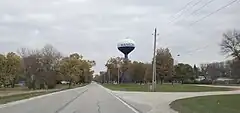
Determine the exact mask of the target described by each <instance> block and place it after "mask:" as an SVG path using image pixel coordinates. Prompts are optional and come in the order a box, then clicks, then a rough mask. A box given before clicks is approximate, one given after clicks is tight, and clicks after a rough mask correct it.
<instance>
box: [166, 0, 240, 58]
mask: <svg viewBox="0 0 240 113" xmlns="http://www.w3.org/2000/svg"><path fill="white" fill-rule="evenodd" d="M193 1H194V0H192V1H190V2H189V3H187V4H186V5H185V6H184V9H185V8H186V7H187V6H188V5H189V4H191V2H193ZM201 1H202V0H199V1H198V2H197V3H195V4H194V5H195V6H196V5H197V4H198V3H200V2H201ZM213 1H215V0H210V1H208V2H206V3H205V4H204V5H202V6H201V7H199V8H198V9H196V10H194V11H193V12H192V13H191V14H190V15H193V14H195V13H196V12H198V11H200V10H202V9H203V8H204V7H206V6H207V5H209V4H210V3H212V2H213ZM238 1H239V0H233V1H231V2H229V3H227V4H226V5H224V6H222V7H220V8H218V9H217V10H215V11H213V12H211V13H209V14H207V15H206V16H204V17H202V18H200V19H198V20H196V21H194V22H193V23H191V24H189V25H188V26H187V27H190V26H193V25H195V24H196V23H198V22H200V21H202V20H204V19H206V18H208V17H210V16H211V15H213V14H215V13H217V12H219V11H221V10H223V9H225V8H227V7H228V6H230V5H232V4H234V3H235V2H238ZM193 7H194V6H193ZM184 9H181V10H184ZM179 12H181V11H179ZM182 15H183V14H182ZM190 15H189V16H190ZM171 33H172V32H171ZM171 33H168V34H166V35H169V34H171ZM166 35H165V36H166ZM162 36H163V35H162ZM209 46H210V44H206V45H205V46H203V47H200V48H197V49H194V50H192V51H190V52H187V54H192V53H194V52H196V51H199V50H202V49H205V48H207V47H209Z"/></svg>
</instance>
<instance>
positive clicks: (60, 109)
mask: <svg viewBox="0 0 240 113" xmlns="http://www.w3.org/2000/svg"><path fill="white" fill-rule="evenodd" d="M86 91H88V89H86V90H84V91H83V92H81V93H79V94H78V95H77V96H76V97H75V98H73V99H71V100H70V101H69V102H67V103H66V104H65V105H63V106H62V107H61V108H59V109H58V110H57V111H55V113H59V112H60V111H62V110H63V109H64V108H66V107H67V106H68V105H69V104H70V103H72V102H73V101H74V100H76V99H77V98H78V97H79V96H81V95H82V94H84V93H85V92H86Z"/></svg>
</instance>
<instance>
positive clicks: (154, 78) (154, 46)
mask: <svg viewBox="0 0 240 113" xmlns="http://www.w3.org/2000/svg"><path fill="white" fill-rule="evenodd" d="M153 35H154V42H153V76H152V91H156V45H157V28H155V29H154V34H153Z"/></svg>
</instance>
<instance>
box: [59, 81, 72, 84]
mask: <svg viewBox="0 0 240 113" xmlns="http://www.w3.org/2000/svg"><path fill="white" fill-rule="evenodd" d="M69 83H70V82H69V81H61V84H69Z"/></svg>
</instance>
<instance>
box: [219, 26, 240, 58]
mask: <svg viewBox="0 0 240 113" xmlns="http://www.w3.org/2000/svg"><path fill="white" fill-rule="evenodd" d="M220 46H221V52H222V53H223V54H228V55H229V56H232V57H234V58H236V59H238V60H240V32H239V31H236V30H233V31H228V32H227V33H224V34H223V40H222V43H221V45H220Z"/></svg>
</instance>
